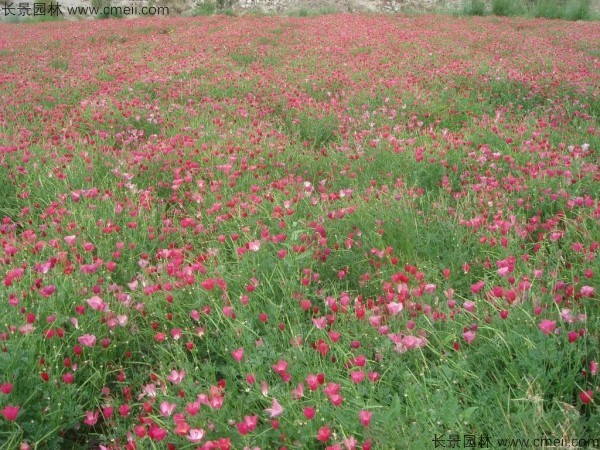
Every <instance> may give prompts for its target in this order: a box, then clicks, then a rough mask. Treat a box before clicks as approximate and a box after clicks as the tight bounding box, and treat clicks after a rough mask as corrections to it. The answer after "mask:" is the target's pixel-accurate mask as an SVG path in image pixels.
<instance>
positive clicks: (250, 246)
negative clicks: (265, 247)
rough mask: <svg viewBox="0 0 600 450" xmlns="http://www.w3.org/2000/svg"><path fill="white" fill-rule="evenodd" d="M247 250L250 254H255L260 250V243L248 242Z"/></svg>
mask: <svg viewBox="0 0 600 450" xmlns="http://www.w3.org/2000/svg"><path fill="white" fill-rule="evenodd" d="M248 250H250V251H251V252H257V251H259V250H260V241H258V240H257V241H250V242H248Z"/></svg>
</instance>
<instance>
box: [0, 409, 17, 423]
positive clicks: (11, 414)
mask: <svg viewBox="0 0 600 450" xmlns="http://www.w3.org/2000/svg"><path fill="white" fill-rule="evenodd" d="M20 409H21V408H20V407H19V406H10V405H6V406H5V407H4V408H2V409H1V410H0V414H2V415H3V416H4V418H5V419H6V420H8V421H9V422H14V421H15V420H17V416H18V415H19V411H20Z"/></svg>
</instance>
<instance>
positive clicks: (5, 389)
mask: <svg viewBox="0 0 600 450" xmlns="http://www.w3.org/2000/svg"><path fill="white" fill-rule="evenodd" d="M12 388H13V385H12V384H10V383H3V384H2V385H0V392H2V393H3V394H6V395H8V394H10V393H11V391H12Z"/></svg>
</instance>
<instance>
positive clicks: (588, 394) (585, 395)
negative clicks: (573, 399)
mask: <svg viewBox="0 0 600 450" xmlns="http://www.w3.org/2000/svg"><path fill="white" fill-rule="evenodd" d="M579 398H580V399H581V403H583V404H584V405H587V404H588V403H590V402H591V401H592V400H594V392H592V391H591V390H588V391H581V392H580V393H579Z"/></svg>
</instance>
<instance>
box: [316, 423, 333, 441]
mask: <svg viewBox="0 0 600 450" xmlns="http://www.w3.org/2000/svg"><path fill="white" fill-rule="evenodd" d="M330 437H331V429H330V428H329V427H328V426H327V425H325V426H323V427H321V428H319V431H317V441H319V442H327V441H328V440H329V438H330Z"/></svg>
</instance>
